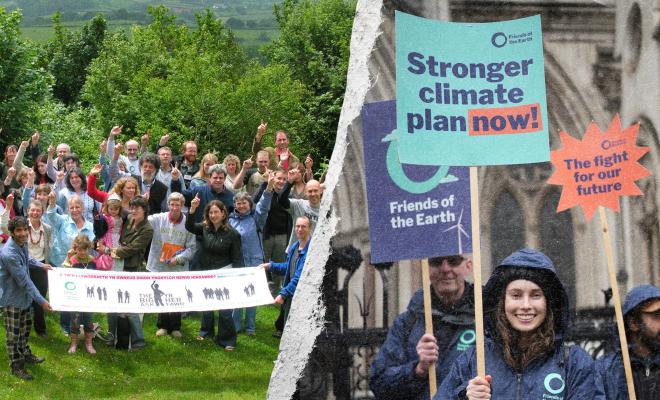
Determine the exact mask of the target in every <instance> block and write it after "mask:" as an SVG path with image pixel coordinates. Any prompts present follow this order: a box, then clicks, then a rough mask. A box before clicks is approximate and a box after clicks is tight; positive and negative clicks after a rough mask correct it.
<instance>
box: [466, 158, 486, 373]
mask: <svg viewBox="0 0 660 400" xmlns="http://www.w3.org/2000/svg"><path fill="white" fill-rule="evenodd" d="M470 204H471V206H472V267H473V268H472V269H473V272H472V274H473V276H474V330H475V332H476V334H477V335H476V336H477V342H476V344H475V346H476V350H477V375H479V376H481V377H485V376H486V356H485V352H484V308H483V303H482V295H481V285H482V284H481V230H480V227H479V173H478V169H477V167H470Z"/></svg>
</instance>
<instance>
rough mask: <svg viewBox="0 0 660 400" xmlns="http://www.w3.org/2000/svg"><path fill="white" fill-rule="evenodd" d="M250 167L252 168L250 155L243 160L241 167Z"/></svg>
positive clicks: (246, 168)
mask: <svg viewBox="0 0 660 400" xmlns="http://www.w3.org/2000/svg"><path fill="white" fill-rule="evenodd" d="M250 168H252V157H250V158H248V159H246V160H245V161H243V169H245V170H248V169H250Z"/></svg>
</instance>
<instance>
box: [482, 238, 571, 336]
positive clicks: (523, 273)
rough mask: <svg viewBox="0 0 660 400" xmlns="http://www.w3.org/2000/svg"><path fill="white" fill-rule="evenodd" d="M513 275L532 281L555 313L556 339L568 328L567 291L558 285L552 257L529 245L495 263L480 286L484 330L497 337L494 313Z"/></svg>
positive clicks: (513, 278) (516, 277)
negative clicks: (488, 276)
mask: <svg viewBox="0 0 660 400" xmlns="http://www.w3.org/2000/svg"><path fill="white" fill-rule="evenodd" d="M517 279H525V280H528V281H531V282H534V283H536V284H537V285H538V286H539V287H540V288H541V289H542V290H543V294H544V295H545V297H546V301H547V305H548V307H550V308H551V309H552V311H553V314H554V316H555V337H556V338H558V339H560V338H562V337H563V334H564V333H565V332H566V330H567V328H568V321H569V313H568V295H567V294H566V290H565V289H564V285H562V283H561V281H560V280H559V277H557V271H556V270H555V266H554V264H553V263H552V261H551V260H550V259H549V258H548V257H547V256H546V255H545V254H543V253H541V252H540V251H537V250H533V249H522V250H518V251H516V252H515V253H513V254H511V255H510V256H508V257H506V258H505V259H504V260H502V262H501V263H500V265H498V266H497V267H496V268H495V270H494V271H493V274H492V275H491V277H490V279H488V282H487V283H486V286H485V288H484V310H485V312H486V313H487V314H486V318H485V323H486V330H487V331H488V333H489V335H490V336H491V337H492V338H494V339H497V330H496V329H495V313H496V311H497V304H498V302H499V300H500V299H501V298H502V295H503V292H504V290H505V289H506V287H507V285H508V284H509V283H510V282H512V281H514V280H517Z"/></svg>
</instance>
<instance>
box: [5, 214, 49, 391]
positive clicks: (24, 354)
mask: <svg viewBox="0 0 660 400" xmlns="http://www.w3.org/2000/svg"><path fill="white" fill-rule="evenodd" d="M7 228H8V230H9V233H10V234H11V239H9V241H8V242H7V244H5V246H4V247H3V248H2V250H0V308H1V309H2V311H3V313H4V314H5V331H6V338H7V354H8V355H9V363H10V366H11V373H12V374H14V375H16V376H17V377H19V378H21V379H25V380H30V379H32V375H30V374H29V373H28V372H27V371H26V370H25V363H26V362H28V363H33V364H38V363H41V362H43V361H44V358H42V357H37V356H35V355H34V354H32V351H31V350H30V346H29V345H28V338H29V336H30V327H31V326H32V308H31V307H30V305H31V304H32V301H33V300H34V301H36V302H37V303H39V304H40V305H41V307H42V308H43V309H44V310H47V311H51V310H52V308H51V306H50V304H49V303H48V302H47V301H46V299H44V297H43V296H42V295H41V294H40V293H39V290H38V289H37V288H36V287H35V286H34V283H32V280H31V279H30V274H29V271H28V268H43V269H45V270H49V269H52V267H51V266H50V265H49V264H44V263H42V262H39V261H37V260H35V259H34V258H32V257H30V256H29V254H28V246H27V240H28V230H29V229H30V227H29V225H28V221H27V219H25V217H16V218H14V219H12V220H11V221H9V224H8V225H7Z"/></svg>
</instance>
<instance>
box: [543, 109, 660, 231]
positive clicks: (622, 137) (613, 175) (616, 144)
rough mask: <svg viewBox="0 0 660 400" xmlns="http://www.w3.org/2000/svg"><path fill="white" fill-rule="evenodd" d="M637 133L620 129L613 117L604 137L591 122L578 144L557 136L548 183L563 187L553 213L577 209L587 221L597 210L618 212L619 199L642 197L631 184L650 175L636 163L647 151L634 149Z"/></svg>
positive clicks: (635, 127) (634, 128)
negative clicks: (559, 144)
mask: <svg viewBox="0 0 660 400" xmlns="http://www.w3.org/2000/svg"><path fill="white" fill-rule="evenodd" d="M638 131H639V124H635V125H632V126H629V127H628V128H626V129H622V128H621V120H620V119H619V115H618V114H617V115H615V116H614V118H613V119H612V122H611V123H610V126H609V127H608V128H607V131H606V132H605V133H603V132H602V131H601V130H600V128H599V127H598V125H597V124H596V123H595V122H591V124H589V126H588V127H587V131H586V132H585V133H584V137H583V138H582V140H579V139H575V138H574V137H572V136H570V135H569V134H567V133H566V132H560V133H559V136H560V139H561V143H562V148H561V149H559V150H555V151H552V152H550V161H552V164H553V165H554V166H555V172H554V174H553V175H552V176H551V177H550V179H549V180H548V183H550V184H553V185H562V186H563V187H564V188H563V189H562V192H561V198H560V199H559V205H558V206H557V212H561V211H564V210H566V209H568V208H571V207H574V206H578V205H579V206H582V209H583V210H584V215H585V217H586V219H587V221H589V220H590V219H591V217H592V216H593V215H594V213H595V212H596V209H597V208H598V206H603V207H607V208H610V209H612V210H614V211H619V196H639V195H643V193H642V192H641V190H639V188H638V187H637V185H636V184H635V181H636V180H638V179H641V178H644V177H645V176H649V175H651V172H649V170H647V169H646V168H644V167H643V166H642V165H641V164H640V163H639V162H638V160H639V159H640V158H641V157H642V156H643V155H644V154H646V153H647V152H648V151H649V148H648V147H639V146H636V145H635V142H636V140H637V132H638Z"/></svg>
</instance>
